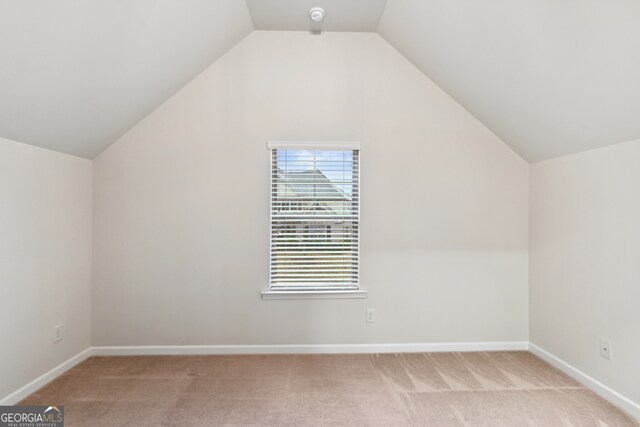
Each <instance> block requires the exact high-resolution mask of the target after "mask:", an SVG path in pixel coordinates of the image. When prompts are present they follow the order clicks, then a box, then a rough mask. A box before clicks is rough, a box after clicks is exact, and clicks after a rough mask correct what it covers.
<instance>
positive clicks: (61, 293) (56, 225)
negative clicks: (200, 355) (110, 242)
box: [0, 138, 92, 399]
mask: <svg viewBox="0 0 640 427" xmlns="http://www.w3.org/2000/svg"><path fill="white" fill-rule="evenodd" d="M91 175H92V163H91V161H90V160H86V159H81V158H78V157H74V156H69V155H66V154H60V153H55V152H53V151H49V150H45V149H42V148H36V147H33V146H29V145H25V144H20V143H17V142H13V141H9V140H7V139H2V138H0V295H1V298H0V300H1V302H2V308H1V309H0V399H1V398H3V397H5V396H6V395H8V394H9V393H12V392H14V391H16V390H17V389H18V388H20V387H22V386H24V385H25V384H27V383H28V382H30V381H32V380H33V379H35V378H37V377H38V376H40V375H42V374H44V373H45V372H47V371H49V370H50V369H52V368H54V367H55V366H57V365H59V364H60V363H62V362H64V361H65V360H67V359H69V358H70V357H72V356H75V355H76V354H77V353H79V352H81V351H83V350H85V349H87V348H88V347H89V346H90V345H91V247H92V243H91V234H92V233H91V223H92V214H91V212H92V190H91V187H92V177H91ZM60 324H63V325H64V339H63V340H62V341H60V342H58V343H56V344H54V343H53V337H54V335H53V331H54V326H56V325H60Z"/></svg>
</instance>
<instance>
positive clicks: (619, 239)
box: [530, 140, 640, 402]
mask: <svg viewBox="0 0 640 427" xmlns="http://www.w3.org/2000/svg"><path fill="white" fill-rule="evenodd" d="M639 165H640V140H635V141H632V142H628V143H624V144H618V145H613V146H610V147H607V148H602V149H597V150H592V151H588V152H584V153H580V154H575V155H571V156H567V157H562V158H558V159H554V160H548V161H545V162H541V163H536V164H533V165H532V166H531V210H530V218H531V226H530V227H531V228H530V239H531V250H530V310H531V342H533V343H534V344H536V345H537V346H539V347H541V348H543V349H544V350H546V351H548V352H550V353H552V354H553V355H555V356H557V357H558V358H560V359H562V360H564V361H565V362H567V363H569V364H571V365H572V366H574V367H576V368H577V369H579V370H581V371H582V372H584V373H586V374H587V375H590V376H591V377H593V378H595V379H596V380H598V381H600V382H602V383H604V384H606V385H607V386H609V387H611V388H612V389H614V390H616V391H617V392H619V393H622V394H623V395H625V396H627V397H628V398H630V399H632V400H634V401H636V402H640V363H639V360H640V308H639V307H640V262H639V260H640V221H639V219H640V167H639ZM600 339H605V340H608V341H610V342H611V345H612V347H611V349H612V356H613V359H612V360H611V361H609V360H606V359H604V358H602V357H600V355H599V340H600Z"/></svg>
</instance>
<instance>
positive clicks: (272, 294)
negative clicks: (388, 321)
mask: <svg viewBox="0 0 640 427" xmlns="http://www.w3.org/2000/svg"><path fill="white" fill-rule="evenodd" d="M267 149H268V150H269V151H270V152H271V150H278V149H288V150H358V161H359V164H360V165H361V164H362V163H361V161H362V157H361V156H362V153H361V152H360V142H358V141H348V142H337V141H267ZM271 173H272V171H271V167H269V180H268V185H269V194H271V185H272V182H271ZM358 174H359V175H358V181H359V185H360V189H359V198H360V200H359V202H358V203H359V207H358V209H361V207H362V187H361V179H360V178H361V175H362V168H361V166H360V167H359V170H358ZM269 210H270V211H271V208H269ZM358 217H360V214H359V215H358ZM358 223H360V221H358ZM269 236H271V223H269ZM358 242H359V243H358V255H360V253H361V246H360V232H358ZM359 268H360V263H358V269H359ZM358 276H359V275H358ZM260 294H261V297H262V299H263V300H303V299H362V298H367V296H368V292H367V291H366V290H365V289H363V287H362V285H361V284H360V283H358V289H344V290H322V289H318V290H272V289H271V283H269V284H268V285H267V289H266V290H264V291H261V293H260Z"/></svg>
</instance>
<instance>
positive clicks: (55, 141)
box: [0, 0, 253, 158]
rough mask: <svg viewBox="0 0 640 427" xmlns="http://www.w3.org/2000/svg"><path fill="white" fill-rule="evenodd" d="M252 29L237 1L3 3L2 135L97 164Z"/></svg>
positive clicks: (0, 47) (0, 5)
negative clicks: (103, 154)
mask: <svg viewBox="0 0 640 427" xmlns="http://www.w3.org/2000/svg"><path fill="white" fill-rule="evenodd" d="M252 30H253V26H252V24H251V19H250V17H249V13H248V11H247V6H246V4H245V3H244V2H243V1H240V0H214V1H211V0H180V1H175V0H127V1H114V0H91V1H87V0H56V1H41V0H20V1H15V0H0V136H2V137H5V138H9V139H13V140H16V141H19V142H24V143H29V144H33V145H38V146H41V147H45V148H51V149H54V150H57V151H62V152H66V153H71V154H75V155H79V156H83V157H88V158H92V157H94V156H95V155H97V154H98V153H100V152H101V151H102V150H103V149H104V148H105V147H106V146H108V145H109V144H111V143H112V142H113V141H114V140H116V139H117V138H118V137H119V136H121V135H122V134H123V133H124V132H126V131H127V130H128V129H129V128H131V127H132V126H133V125H134V124H136V123H137V122H138V121H140V120H141V119H142V118H144V117H145V116H146V115H148V114H149V113H150V112H151V111H153V110H154V109H155V108H156V107H158V106H159V105H160V104H161V103H162V102H164V101H165V100H166V99H168V98H169V97H170V96H171V95H173V94H174V93H175V92H176V91H178V90H179V89H180V88H181V87H182V86H184V85H185V84H186V83H187V82H189V81H190V80H191V79H193V78H194V77H195V76H196V75H197V74H199V73H200V72H201V71H203V70H204V69H205V68H207V67H208V66H209V65H210V64H211V63H213V62H214V61H215V60H216V59H217V58H219V57H220V56H221V55H222V54H223V53H224V52H226V51H227V50H228V49H229V48H231V47H232V46H234V45H235V44H236V43H237V42H238V41H239V40H240V39H242V38H243V37H245V36H246V35H247V34H249V33H250V32H251V31H252Z"/></svg>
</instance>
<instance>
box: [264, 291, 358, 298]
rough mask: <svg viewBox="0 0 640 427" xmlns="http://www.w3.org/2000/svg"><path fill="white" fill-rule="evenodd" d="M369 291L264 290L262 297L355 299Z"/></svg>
mask: <svg viewBox="0 0 640 427" xmlns="http://www.w3.org/2000/svg"><path fill="white" fill-rule="evenodd" d="M366 297H367V291H363V290H357V291H263V292H262V299H354V298H366Z"/></svg>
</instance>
